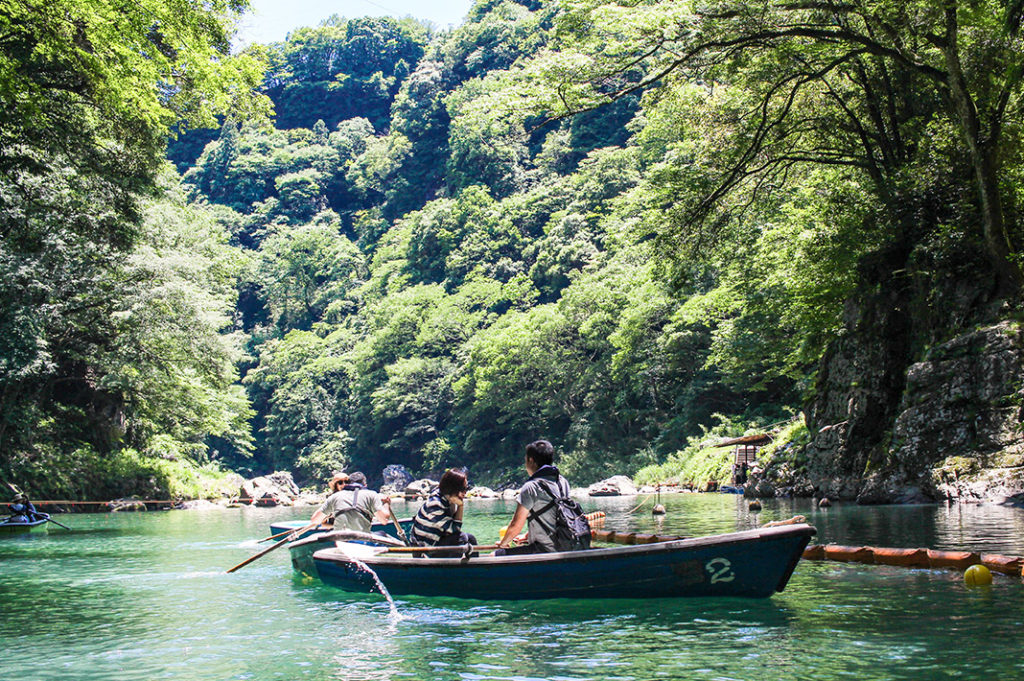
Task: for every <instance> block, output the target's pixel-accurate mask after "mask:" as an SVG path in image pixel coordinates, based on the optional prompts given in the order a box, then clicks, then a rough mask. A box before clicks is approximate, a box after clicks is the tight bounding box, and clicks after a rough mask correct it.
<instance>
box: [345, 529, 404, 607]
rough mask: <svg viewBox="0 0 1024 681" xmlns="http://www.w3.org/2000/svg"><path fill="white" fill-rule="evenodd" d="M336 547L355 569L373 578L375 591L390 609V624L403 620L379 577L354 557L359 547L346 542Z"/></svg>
mask: <svg viewBox="0 0 1024 681" xmlns="http://www.w3.org/2000/svg"><path fill="white" fill-rule="evenodd" d="M337 546H338V548H339V549H341V550H342V551H343V552H344V553H345V555H346V556H348V558H349V560H351V561H352V562H353V563H354V564H355V566H356V567H358V568H359V569H360V570H362V571H363V572H366V573H368V574H369V575H370V576H371V577H373V581H374V582H375V583H376V585H377V591H379V592H380V594H381V595H382V596H384V598H386V599H387V601H388V606H389V607H390V608H391V612H390V613H389V615H388V619H389V620H391V622H392V623H394V622H399V621H401V620H402V619H404V618H403V617H402V615H401V614H399V612H398V607H397V606H396V605H395V599H393V598H391V594H390V593H389V592H388V588H387V587H386V586H384V582H382V581H380V577H378V576H377V573H376V572H374V571H373V568H371V567H370V566H369V565H367V564H366V563H364V562H363V561H361V560H360V559H359V558H357V557H356V556H355V553H356V552H357V551H358V549H355V547H356V546H360V545H358V544H348V543H346V542H338V544H337Z"/></svg>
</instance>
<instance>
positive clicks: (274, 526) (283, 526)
mask: <svg viewBox="0 0 1024 681" xmlns="http://www.w3.org/2000/svg"><path fill="white" fill-rule="evenodd" d="M398 524H399V525H401V526H402V531H403V532H405V534H406V536H408V535H409V533H410V532H412V518H402V519H400V520H399V521H398ZM307 525H309V520H308V519H306V520H283V521H280V522H276V523H270V534H271V535H277V534H282V533H284V532H288V531H289V530H300V529H302V528H303V527H306V526H307ZM370 531H371V532H373V533H374V534H386V535H388V536H389V537H395V538H397V537H398V530H396V529H395V524H394V523H374V524H373V525H372V526H370ZM317 532H323V530H318V529H312V530H306V531H305V532H303V533H302V534H300V535H299V536H297V537H295V539H304V538H306V537H309V536H311V535H314V534H316V533H317Z"/></svg>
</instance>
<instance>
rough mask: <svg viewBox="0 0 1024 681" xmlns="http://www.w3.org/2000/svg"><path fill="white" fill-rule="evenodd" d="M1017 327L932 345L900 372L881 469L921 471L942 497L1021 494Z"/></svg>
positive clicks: (1022, 369)
mask: <svg viewBox="0 0 1024 681" xmlns="http://www.w3.org/2000/svg"><path fill="white" fill-rule="evenodd" d="M1022 379H1024V332H1022V330H1021V326H1020V325H1019V324H1018V323H1016V322H1002V323H999V324H995V325H992V326H988V327H986V328H982V329H979V330H977V331H972V332H969V333H965V334H963V335H961V336H959V337H957V338H954V339H953V340H951V341H949V342H947V343H944V344H942V345H939V346H936V347H935V348H933V349H932V351H931V352H930V353H929V356H928V357H927V359H926V360H924V361H921V362H917V363H915V364H913V365H911V366H910V368H909V369H908V370H907V387H906V391H905V392H904V395H903V400H902V402H901V404H900V410H899V415H898V416H897V418H896V421H895V425H894V427H893V437H892V447H891V449H890V451H889V460H888V464H889V465H888V466H887V468H889V469H890V470H891V471H892V474H891V475H892V477H893V478H894V479H897V480H899V479H903V480H908V479H912V478H913V477H914V476H915V475H917V476H919V477H920V476H921V475H922V472H924V471H927V472H928V473H929V477H930V479H929V480H927V481H922V482H927V483H930V484H927V485H925V486H927V487H929V488H930V489H931V490H934V491H935V492H937V493H938V494H939V495H941V496H944V497H947V498H956V499H962V500H965V501H970V500H983V499H993V500H1003V499H1005V498H1012V497H1015V496H1017V495H1020V494H1021V493H1022V492H1024V436H1022V435H1024V434H1022V432H1021V416H1022V405H1024V386H1022V383H1021V381H1022Z"/></svg>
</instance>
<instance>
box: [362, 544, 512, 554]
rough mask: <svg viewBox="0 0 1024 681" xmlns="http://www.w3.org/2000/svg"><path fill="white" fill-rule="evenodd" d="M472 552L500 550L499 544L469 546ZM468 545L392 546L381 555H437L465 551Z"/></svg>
mask: <svg viewBox="0 0 1024 681" xmlns="http://www.w3.org/2000/svg"><path fill="white" fill-rule="evenodd" d="M469 547H470V550H471V551H493V550H494V549H496V548H498V545H497V544H487V545H485V546H473V545H471V544H470V545H469ZM465 548H466V544H450V545H448V546H392V547H389V548H386V549H384V550H383V551H381V553H435V552H437V551H458V550H459V549H465Z"/></svg>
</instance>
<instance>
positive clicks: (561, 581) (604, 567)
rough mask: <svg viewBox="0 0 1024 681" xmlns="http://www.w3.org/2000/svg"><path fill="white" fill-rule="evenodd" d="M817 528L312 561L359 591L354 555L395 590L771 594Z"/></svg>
mask: <svg viewBox="0 0 1024 681" xmlns="http://www.w3.org/2000/svg"><path fill="white" fill-rule="evenodd" d="M814 534H815V530H814V528H813V527H810V526H808V525H790V526H785V527H774V528H765V529H759V530H749V531H746V532H734V533H730V534H723V535H716V536H712V537H701V538H696V539H683V540H678V541H670V542H662V543H657V544H644V545H636V546H622V547H612V548H600V549H591V550H588V551H572V552H567V553H553V554H552V553H548V554H534V555H527V556H491V555H483V556H479V557H474V558H470V559H468V560H466V561H463V560H461V559H459V558H415V557H405V556H402V554H390V555H389V554H386V553H381V549H379V548H375V547H368V546H362V547H350V546H348V545H346V547H345V548H329V549H321V550H319V551H316V552H315V553H314V554H313V556H312V562H313V565H314V567H315V569H316V572H317V576H319V577H320V579H321V580H322V581H323V582H324V583H326V584H329V585H332V586H336V587H340V588H342V589H345V590H346V591H355V592H372V591H376V590H377V588H376V586H375V584H374V580H373V576H372V575H371V574H369V573H368V572H367V571H366V570H365V569H363V568H362V567H360V565H359V564H358V563H357V562H356V561H355V560H353V557H356V558H358V559H359V560H360V561H362V562H363V563H364V564H366V565H367V566H368V567H370V568H371V569H372V570H373V571H374V572H375V573H376V574H377V575H378V577H379V578H380V580H381V582H382V583H383V584H384V585H385V587H386V588H387V589H388V591H389V592H390V593H391V594H395V595H399V594H400V595H417V596H445V597H455V598H472V599H479V600H520V599H545V598H670V597H682V596H709V597H717V596H741V597H749V598H766V597H768V596H771V595H772V594H773V593H776V592H778V591H782V590H783V589H784V588H785V586H786V583H787V582H788V581H789V577H790V575H792V573H793V569H794V568H795V567H796V564H797V562H799V560H800V557H801V555H802V553H803V550H804V548H805V547H806V546H807V543H808V542H809V541H810V538H811V536H813V535H814ZM350 553H351V556H350V555H349V554H350ZM400 556H401V557H400Z"/></svg>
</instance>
